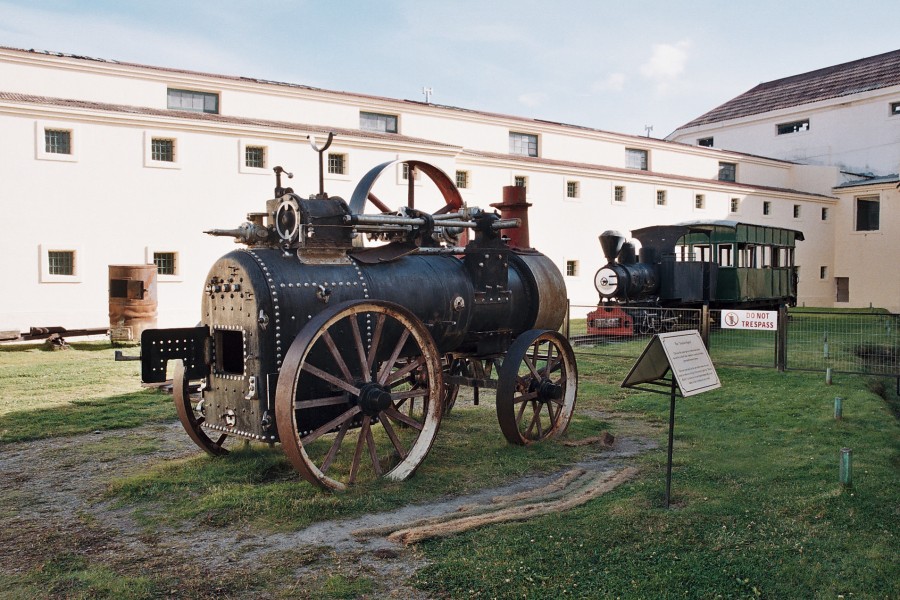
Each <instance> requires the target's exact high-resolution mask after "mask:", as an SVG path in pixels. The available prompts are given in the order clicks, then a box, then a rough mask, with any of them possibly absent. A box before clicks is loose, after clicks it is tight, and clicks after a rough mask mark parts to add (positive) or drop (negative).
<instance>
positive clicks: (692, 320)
mask: <svg viewBox="0 0 900 600" xmlns="http://www.w3.org/2000/svg"><path fill="white" fill-rule="evenodd" d="M721 313H722V311H720V310H710V311H709V313H708V317H707V319H708V322H707V324H706V325H707V327H706V331H705V332H704V327H702V325H703V323H702V319H703V317H702V315H703V311H701V310H700V309H667V308H654V307H645V306H625V305H611V306H606V307H598V306H596V305H594V306H587V305H572V306H570V308H569V320H568V324H567V327H568V331H567V333H568V335H569V341H570V342H571V343H572V346H573V347H574V348H575V352H580V353H590V354H595V355H599V356H608V357H611V358H621V359H628V360H636V359H637V358H638V356H640V353H641V351H643V349H644V348H645V347H646V345H647V342H648V341H649V339H650V337H651V336H652V335H653V334H656V333H664V332H667V331H680V330H686V329H697V330H700V331H701V333H705V335H707V339H708V347H709V354H710V357H711V358H712V359H713V361H714V362H715V363H716V364H718V365H729V366H744V367H769V368H773V367H777V366H778V356H777V350H776V349H777V347H778V344H779V336H782V338H783V344H784V349H785V356H784V358H783V366H784V368H786V369H788V370H791V369H793V370H812V371H823V372H824V371H826V370H827V369H828V368H831V369H832V371H833V372H835V373H861V374H869V375H887V376H890V377H897V378H900V315H897V314H891V313H886V312H874V311H872V312H847V311H828V310H810V309H803V308H794V309H791V310H790V311H788V313H787V314H788V317H787V319H786V320H785V321H782V322H780V323H779V325H778V329H767V330H757V329H728V328H722V327H720V326H719V324H720V322H721V321H720V319H721Z"/></svg>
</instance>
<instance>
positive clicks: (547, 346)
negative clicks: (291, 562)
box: [141, 135, 578, 490]
mask: <svg viewBox="0 0 900 600" xmlns="http://www.w3.org/2000/svg"><path fill="white" fill-rule="evenodd" d="M330 142H331V136H330V135H329V140H328V143H327V144H325V147H324V148H321V149H320V148H318V147H317V146H316V144H315V142H314V141H311V143H312V145H313V148H314V149H315V150H316V151H318V152H319V193H318V194H315V195H312V196H310V197H309V198H302V197H300V196H299V195H297V194H295V193H294V192H293V190H292V189H291V188H285V187H282V185H281V178H282V175H286V176H288V177H290V176H291V175H290V174H289V173H286V172H285V171H284V170H283V169H282V168H281V167H275V174H276V187H275V197H274V199H271V200H268V201H267V202H266V210H265V212H259V213H250V214H248V220H247V222H245V223H244V224H242V225H241V226H240V227H238V228H237V229H233V230H213V231H209V232H207V233H211V234H213V235H227V236H232V237H234V238H235V242H237V243H241V244H243V246H244V247H242V248H240V249H237V250H234V251H232V252H229V253H228V254H226V255H225V256H223V257H221V258H220V259H219V260H218V261H216V262H215V263H214V264H213V266H212V268H211V269H210V271H209V275H208V276H207V279H206V281H205V284H204V287H203V293H202V302H201V322H200V324H199V325H198V326H196V327H191V328H183V329H156V330H148V331H145V332H144V333H143V335H142V338H141V362H142V379H143V381H144V382H148V383H150V382H162V381H165V380H166V379H167V362H168V361H172V362H173V363H174V368H173V369H172V380H173V390H174V398H175V404H176V409H177V412H178V416H179V418H180V420H181V423H182V424H183V425H184V428H185V429H186V431H187V433H188V435H189V436H190V437H191V439H192V440H193V441H194V442H195V443H196V444H197V445H198V446H200V447H201V448H203V449H204V450H205V451H206V452H208V453H210V454H213V455H221V454H225V453H227V452H228V450H227V449H226V447H225V445H226V440H229V439H230V438H231V439H233V438H237V439H244V440H254V441H260V442H267V443H270V444H272V443H275V442H279V443H280V444H281V446H282V448H283V450H284V452H285V454H286V455H287V457H288V459H289V460H290V462H291V463H292V465H293V466H294V467H295V468H296V470H297V471H298V472H299V473H300V474H301V475H302V476H303V477H304V478H305V479H307V480H308V481H310V482H312V483H314V484H316V485H318V486H321V487H323V488H326V489H333V490H340V489H344V488H345V487H346V486H347V485H348V484H352V483H355V482H359V481H364V480H371V479H373V478H377V477H382V476H383V477H387V478H390V479H392V480H403V479H406V478H407V477H409V476H410V475H412V474H413V472H414V471H415V470H416V468H417V467H418V466H419V465H420V464H421V463H422V461H423V460H424V459H425V456H426V455H427V453H428V451H429V450H430V448H431V446H432V443H433V441H434V438H435V435H436V433H437V431H438V427H439V425H440V422H441V418H442V416H443V415H444V413H445V411H446V410H449V408H450V407H451V406H452V404H453V402H454V401H455V399H456V395H457V392H458V390H459V387H460V386H470V387H472V388H474V400H475V402H478V400H479V390H480V389H489V390H495V391H496V411H497V418H498V421H499V424H500V429H501V431H502V433H503V435H504V436H505V437H506V439H507V440H509V442H510V443H513V444H529V443H532V442H536V441H540V440H545V439H548V438H552V437H555V436H557V435H559V434H560V433H562V432H563V431H565V429H566V427H567V426H568V423H569V421H570V418H571V416H572V412H573V410H574V407H575V396H576V389H577V379H578V376H577V370H576V365H575V359H574V354H573V353H572V349H571V347H570V345H569V343H568V341H567V340H566V339H565V338H564V337H563V336H561V335H560V334H559V333H558V332H557V330H558V329H559V326H560V325H561V323H562V320H563V318H564V315H565V311H566V290H565V284H564V282H563V278H562V276H561V274H560V272H559V270H558V269H557V268H556V266H555V265H554V264H553V263H552V262H551V261H550V259H549V258H547V257H546V256H544V255H543V254H541V253H539V252H537V251H535V250H533V249H531V248H528V247H527V246H528V241H527V240H528V237H527V228H523V229H521V230H517V229H515V227H518V226H519V225H520V224H521V222H522V221H523V220H525V219H524V218H521V217H524V216H525V215H524V213H523V212H522V210H523V207H524V206H527V205H526V204H525V203H524V201H523V199H522V198H521V197H519V194H518V192H519V191H522V188H512V187H510V188H505V189H504V202H503V203H500V204H494V205H492V206H495V207H498V208H500V210H501V214H499V215H498V214H497V213H496V212H493V211H492V212H488V211H484V210H481V209H478V208H474V207H466V206H464V204H463V202H462V198H461V196H460V194H459V191H458V190H457V189H456V186H455V185H454V183H453V182H452V181H451V180H450V178H449V177H448V176H447V175H446V174H445V173H444V172H443V171H441V170H440V169H438V168H436V167H434V166H433V165H430V164H428V163H425V162H421V161H415V160H410V161H404V162H405V164H406V165H407V168H408V169H409V174H410V176H409V178H408V179H409V182H410V185H409V194H408V199H407V206H405V207H402V208H401V209H400V210H399V211H396V212H391V211H389V210H388V209H387V207H386V206H385V205H384V204H382V203H381V201H380V200H379V199H378V198H377V197H375V196H374V195H373V194H372V192H371V190H372V186H373V185H374V183H375V181H376V180H377V179H378V176H379V175H380V174H382V173H383V172H384V171H386V170H388V169H396V168H397V167H396V165H397V162H398V161H393V162H387V163H384V164H381V165H379V166H377V167H375V168H373V169H372V170H371V171H369V173H367V174H366V175H365V176H364V177H363V178H362V180H361V181H360V182H359V184H358V185H357V187H356V189H355V191H354V192H353V195H352V198H351V199H350V202H349V203H348V202H345V201H344V200H343V199H341V198H339V197H331V196H328V195H327V194H326V193H325V191H324V189H323V185H322V181H323V177H322V153H323V152H324V150H325V149H326V148H327V147H328V144H330ZM416 172H418V173H423V174H424V175H426V176H427V177H428V178H429V179H431V181H433V182H434V183H435V184H436V186H437V188H438V189H439V191H440V192H441V195H442V197H443V199H444V202H445V206H443V207H442V208H441V209H440V210H438V211H437V212H436V213H434V214H429V213H427V212H423V211H420V210H416V209H415V207H414V200H415V199H414V188H413V179H414V178H413V174H414V173H416ZM367 202H371V203H373V204H374V205H375V206H376V207H378V208H379V209H381V211H382V212H381V213H380V214H369V215H367V214H364V212H365V210H364V209H365V207H366V205H367ZM526 227H527V221H526ZM505 231H506V232H507V234H504V232H505ZM470 233H471V234H472V235H469V234H470ZM506 235H509V237H506ZM364 236H367V237H368V238H369V239H370V240H372V239H374V240H377V241H379V242H385V243H383V244H381V245H375V246H371V247H363V244H362V238H363V237H364ZM466 237H471V239H470V240H469V241H468V242H467V243H466V242H464V241H461V240H465V238H466ZM191 382H199V391H198V392H197V393H196V394H192V393H191V390H192V389H196V388H197V385H196V383H195V384H194V386H192V385H191Z"/></svg>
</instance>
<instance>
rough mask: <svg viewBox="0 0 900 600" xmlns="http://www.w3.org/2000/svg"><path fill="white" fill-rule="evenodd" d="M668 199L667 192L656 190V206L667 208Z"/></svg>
mask: <svg viewBox="0 0 900 600" xmlns="http://www.w3.org/2000/svg"><path fill="white" fill-rule="evenodd" d="M668 201H669V200H668V198H666V190H656V205H657V206H665V205H666V204H667V203H668Z"/></svg>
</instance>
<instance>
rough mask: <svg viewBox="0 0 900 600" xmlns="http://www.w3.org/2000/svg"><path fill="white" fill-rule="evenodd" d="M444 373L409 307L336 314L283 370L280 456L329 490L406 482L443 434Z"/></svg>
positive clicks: (295, 347)
mask: <svg viewBox="0 0 900 600" xmlns="http://www.w3.org/2000/svg"><path fill="white" fill-rule="evenodd" d="M441 375H442V374H441V357H440V354H439V353H438V350H437V347H436V346H435V343H434V340H433V339H432V338H431V334H430V333H429V332H428V330H427V329H426V328H425V325H424V324H423V323H422V322H421V321H420V320H419V319H418V318H417V317H416V316H415V315H413V314H412V313H411V312H409V311H408V310H406V309H405V308H403V307H401V306H398V305H396V304H393V303H390V302H381V301H370V300H356V301H351V302H345V303H342V304H338V305H335V306H333V307H330V308H328V309H327V310H325V311H323V312H321V313H319V314H318V315H316V316H315V317H313V318H312V319H311V320H310V321H309V323H307V324H306V326H304V328H303V329H302V330H301V331H300V333H299V334H298V335H297V337H296V338H295V339H294V341H293V343H292V344H291V347H290V349H289V350H288V352H287V354H286V356H285V359H284V364H283V365H282V367H281V372H280V376H279V378H278V387H277V391H276V395H275V417H276V423H277V426H278V437H279V439H280V441H281V444H282V446H283V448H284V453H285V454H286V455H287V457H288V459H289V460H290V461H291V464H292V465H293V466H294V468H295V469H297V471H298V472H299V473H300V475H302V476H303V478H304V479H306V480H307V481H309V482H311V483H314V484H316V485H318V486H320V487H322V488H325V489H330V490H343V489H345V488H346V487H347V485H349V484H353V483H356V482H359V481H361V480H371V479H374V478H376V477H386V478H388V479H392V480H395V481H402V480H404V479H406V478H408V477H409V476H410V475H412V474H413V472H414V471H415V470H416V468H417V467H418V466H419V464H420V463H421V462H422V461H423V460H424V459H425V456H426V455H427V454H428V451H429V450H430V449H431V445H432V443H433V442H434V437H435V435H436V434H437V430H438V425H439V424H440V420H441V416H442V404H441V400H442V398H441V396H442V391H443V379H442V376H441ZM323 415H324V416H323ZM353 430H355V431H353Z"/></svg>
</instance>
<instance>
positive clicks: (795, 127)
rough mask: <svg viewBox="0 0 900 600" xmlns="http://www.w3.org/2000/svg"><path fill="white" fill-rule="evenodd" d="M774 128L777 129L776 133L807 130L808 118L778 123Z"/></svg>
mask: <svg viewBox="0 0 900 600" xmlns="http://www.w3.org/2000/svg"><path fill="white" fill-rule="evenodd" d="M775 128H776V130H777V131H778V135H786V134H789V133H799V132H801V131H809V119H803V120H802V121H791V122H790V123H779V124H778V125H776V126H775Z"/></svg>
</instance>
